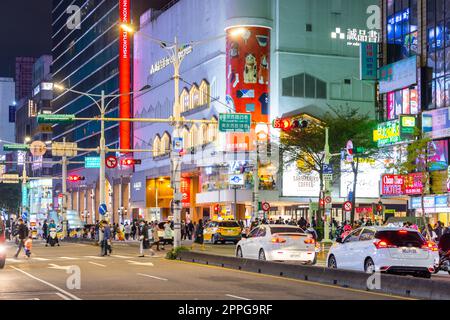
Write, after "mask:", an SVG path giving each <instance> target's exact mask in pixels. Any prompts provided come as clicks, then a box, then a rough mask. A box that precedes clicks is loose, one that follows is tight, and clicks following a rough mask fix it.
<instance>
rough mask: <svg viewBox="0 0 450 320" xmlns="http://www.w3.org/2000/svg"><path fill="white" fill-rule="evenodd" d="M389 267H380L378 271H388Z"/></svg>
mask: <svg viewBox="0 0 450 320" xmlns="http://www.w3.org/2000/svg"><path fill="white" fill-rule="evenodd" d="M390 268H391V267H380V271H388V270H389V269H390Z"/></svg>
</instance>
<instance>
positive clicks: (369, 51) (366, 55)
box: [360, 42, 378, 80]
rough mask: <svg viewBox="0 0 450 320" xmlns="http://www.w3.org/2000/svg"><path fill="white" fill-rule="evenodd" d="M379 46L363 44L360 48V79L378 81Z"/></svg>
mask: <svg viewBox="0 0 450 320" xmlns="http://www.w3.org/2000/svg"><path fill="white" fill-rule="evenodd" d="M377 70H378V44H376V43H368V42H364V43H361V46H360V79H361V80H377V77H378V74H377Z"/></svg>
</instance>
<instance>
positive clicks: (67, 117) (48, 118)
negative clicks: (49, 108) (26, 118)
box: [37, 114, 75, 124]
mask: <svg viewBox="0 0 450 320" xmlns="http://www.w3.org/2000/svg"><path fill="white" fill-rule="evenodd" d="M73 121H75V115H74V114H40V115H38V116H37V123H38V124H56V123H69V122H73Z"/></svg>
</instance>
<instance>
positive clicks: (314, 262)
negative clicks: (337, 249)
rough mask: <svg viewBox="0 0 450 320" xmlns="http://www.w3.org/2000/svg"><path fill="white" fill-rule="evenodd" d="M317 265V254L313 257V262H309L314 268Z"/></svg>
mask: <svg viewBox="0 0 450 320" xmlns="http://www.w3.org/2000/svg"><path fill="white" fill-rule="evenodd" d="M316 264H317V254H316V255H314V260H313V261H312V262H311V265H312V266H314V265H316Z"/></svg>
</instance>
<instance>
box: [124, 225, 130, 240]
mask: <svg viewBox="0 0 450 320" xmlns="http://www.w3.org/2000/svg"><path fill="white" fill-rule="evenodd" d="M124 229H125V240H126V241H128V240H130V234H131V226H130V225H129V224H128V222H127V223H125V228H124Z"/></svg>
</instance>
